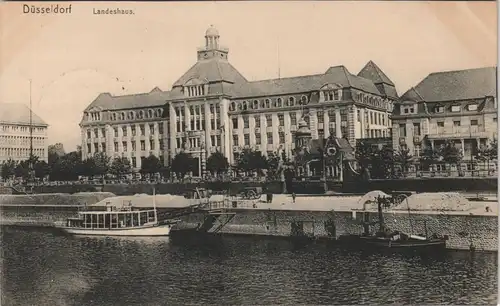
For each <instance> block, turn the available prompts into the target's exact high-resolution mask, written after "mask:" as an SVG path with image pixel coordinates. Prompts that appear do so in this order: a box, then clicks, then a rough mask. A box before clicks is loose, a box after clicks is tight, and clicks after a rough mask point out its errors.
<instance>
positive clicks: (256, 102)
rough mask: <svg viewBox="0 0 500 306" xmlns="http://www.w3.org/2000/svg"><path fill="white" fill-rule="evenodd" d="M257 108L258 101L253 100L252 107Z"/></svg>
mask: <svg viewBox="0 0 500 306" xmlns="http://www.w3.org/2000/svg"><path fill="white" fill-rule="evenodd" d="M258 108H259V101H257V100H253V109H258Z"/></svg>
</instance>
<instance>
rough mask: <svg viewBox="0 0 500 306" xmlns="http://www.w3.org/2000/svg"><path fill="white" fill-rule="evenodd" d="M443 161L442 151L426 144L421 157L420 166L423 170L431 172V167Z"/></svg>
mask: <svg viewBox="0 0 500 306" xmlns="http://www.w3.org/2000/svg"><path fill="white" fill-rule="evenodd" d="M440 159H441V155H440V151H439V150H438V149H436V148H433V147H432V146H431V145H430V144H426V146H425V147H424V149H423V150H422V154H421V155H420V165H421V167H422V170H424V171H429V169H430V166H431V165H433V164H435V163H437V162H438V161H439V160H440Z"/></svg>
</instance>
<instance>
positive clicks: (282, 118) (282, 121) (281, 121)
mask: <svg viewBox="0 0 500 306" xmlns="http://www.w3.org/2000/svg"><path fill="white" fill-rule="evenodd" d="M278 122H279V126H285V116H284V115H283V114H278Z"/></svg>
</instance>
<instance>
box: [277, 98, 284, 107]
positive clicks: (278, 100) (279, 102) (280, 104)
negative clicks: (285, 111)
mask: <svg viewBox="0 0 500 306" xmlns="http://www.w3.org/2000/svg"><path fill="white" fill-rule="evenodd" d="M276 102H277V104H278V107H283V99H281V98H278V99H277V100H276Z"/></svg>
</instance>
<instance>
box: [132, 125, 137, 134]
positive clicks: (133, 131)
mask: <svg viewBox="0 0 500 306" xmlns="http://www.w3.org/2000/svg"><path fill="white" fill-rule="evenodd" d="M131 129H132V136H135V135H136V131H135V126H131Z"/></svg>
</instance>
